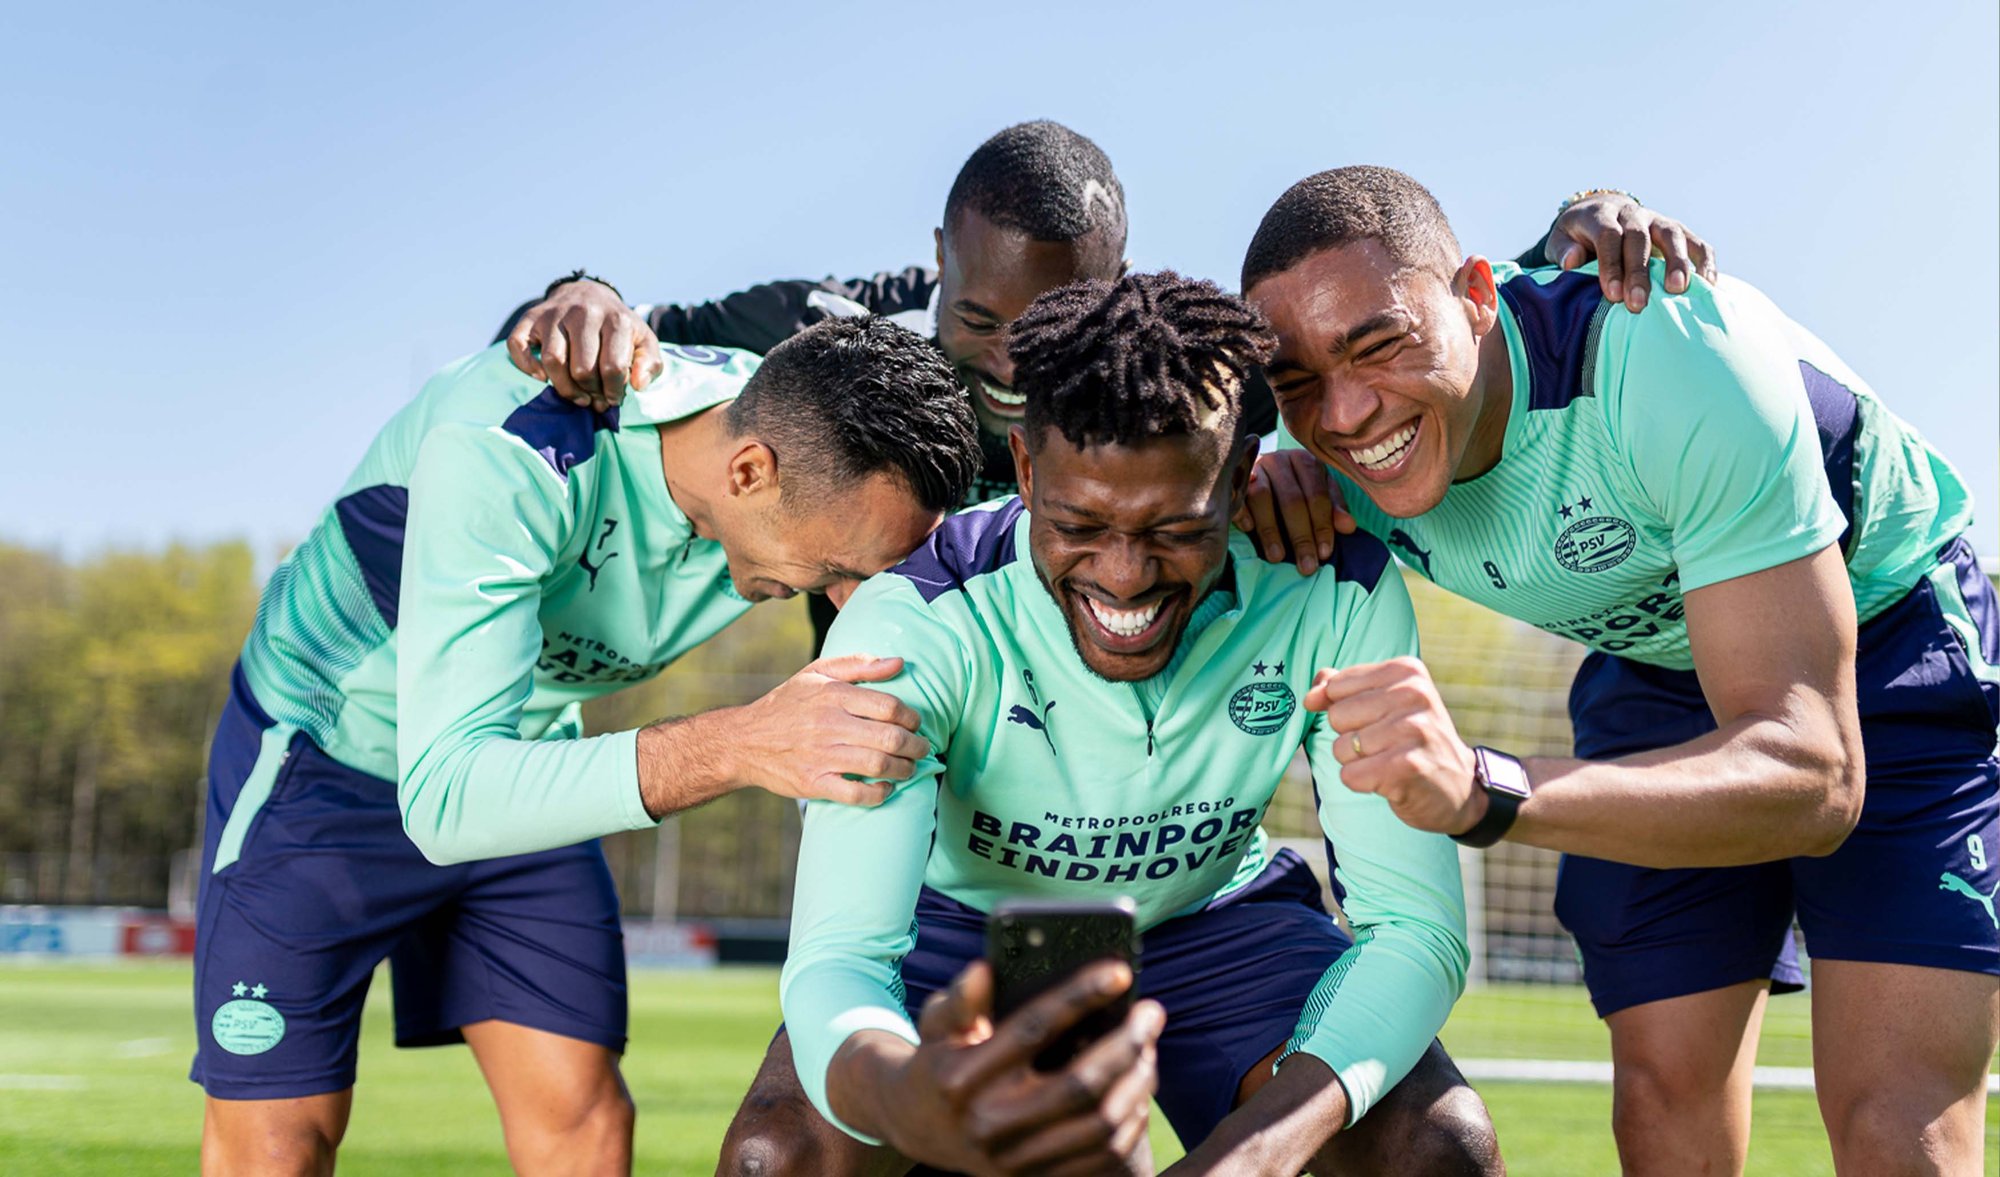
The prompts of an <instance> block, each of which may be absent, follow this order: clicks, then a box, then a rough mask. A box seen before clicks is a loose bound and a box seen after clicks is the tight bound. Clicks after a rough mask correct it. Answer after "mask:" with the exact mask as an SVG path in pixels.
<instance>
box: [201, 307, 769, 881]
mask: <svg viewBox="0 0 2000 1177" xmlns="http://www.w3.org/2000/svg"><path fill="white" fill-rule="evenodd" d="M664 350H665V353H666V361H667V363H666V370H665V372H664V373H662V374H661V376H660V377H659V378H658V379H656V380H655V381H654V382H653V383H652V384H651V385H649V386H648V387H647V388H645V389H644V390H642V391H638V392H634V393H632V394H631V395H630V396H629V397H628V398H627V399H626V401H625V403H624V404H623V405H621V406H619V408H617V409H615V410H613V411H611V412H609V413H602V414H600V413H594V412H592V411H590V410H588V409H583V408H579V407H577V406H575V405H572V404H570V403H568V402H566V401H564V400H562V399H561V398H559V397H558V396H556V394H555V393H554V392H553V391H550V390H549V389H547V388H546V386H544V385H543V384H542V383H541V382H540V381H538V380H535V379H533V378H531V377H529V376H526V375H523V374H522V373H521V372H519V371H517V370H515V368H514V367H513V365H512V364H510V363H509V362H508V359H507V352H506V348H505V347H504V346H499V345H496V346H494V347H491V348H488V349H487V350H485V351H482V352H478V353H476V354H474V355H471V356H468V357H466V358H465V359H463V360H460V361H458V362H457V363H454V364H452V365H450V366H449V367H447V368H445V369H444V370H443V371H441V372H439V373H438V374H437V375H436V376H434V377H432V378H431V380H430V381H429V382H428V383H426V384H425V385H424V388H423V390H422V391H421V392H420V393H419V394H418V395H417V397H416V399H414V400H413V401H412V402H411V403H410V404H409V405H408V406H406V407H405V408H404V409H403V410H402V411H401V412H399V413H397V414H396V415H395V417H393V418H392V419H391V420H390V421H389V423H388V425H387V426H385V427H384V428H383V430H382V431H381V433H380V434H378V435H377V436H376V438H375V440H374V443H373V444H372V445H370V446H369V448H368V453H367V455H366V456H365V457H364V458H363V459H362V461H361V464H360V466H359V467H357V468H356V470H355V471H354V473H353V475H352V476H351V477H350V478H349V479H348V480H347V484H346V485H345V486H344V487H342V488H341V491H340V495H339V497H338V498H337V499H336V500H335V501H334V503H333V505H332V506H331V507H329V508H328V509H327V511H326V513H325V515H324V516H322V517H321V519H320V522H319V524H318V526H317V527H315V528H314V529H313V532H312V534H311V535H309V536H307V537H306V540H305V542H303V543H301V544H300V545H299V546H298V547H297V548H295V549H294V550H293V551H292V553H291V554H290V555H289V556H288V557H287V558H286V559H285V561H284V563H283V564H281V565H280V566H279V567H278V569H277V571H276V572H275V573H274V574H273V575H272V577H271V580H270V583H269V584H268V585H267V586H266V587H265V590H264V596H263V601H262V603H261V605H260V606H259V609H258V612H257V620H256V624H255V626H254V627H253V628H252V630H251V633H250V637H249V640H248V641H247V642H246V643H245V644H244V647H243V655H242V665H243V671H244V675H245V677H246V679H247V680H248V682H249V684H250V687H251V690H252V692H253V693H254V694H255V695H256V697H257V700H258V702H259V703H261V704H262V705H263V707H264V709H265V710H266V711H267V712H269V713H270V715H271V716H272V717H273V718H274V719H276V720H277V721H278V723H279V725H280V727H282V728H286V729H290V730H302V731H304V732H306V733H307V734H308V735H310V736H311V737H312V739H313V741H314V742H315V743H317V744H318V745H319V746H320V747H321V748H322V749H324V750H325V751H326V752H327V754H328V755H330V756H332V757H333V758H334V759H336V760H338V761H340V762H341V763H343V764H346V765H348V766H349V767H351V768H355V769H359V770H361V771H362V772H365V773H368V774H370V775H373V776H377V777H382V778H384V779H385V780H390V781H395V782H397V785H398V801H399V802H400V804H401V808H402V811H403V823H404V828H405V829H406V830H407V831H408V833H409V835H410V838H411V840H412V841H414V842H415V843H416V844H417V846H418V847H419V848H420V849H421V850H422V851H423V853H424V854H425V856H426V857H428V858H430V859H431V860H432V861H434V862H440V863H448V862H459V861H465V860H468V859H475V858H490V857H497V856H500V855H507V854H519V853H525V852H528V851H533V850H543V849H548V848H551V847H555V846H564V845H569V844H572V843H575V842H581V841H586V840H588V839H590V838H595V837H598V836H601V835H603V834H607V833H612V832H614V831H617V830H625V829H636V828H639V827H643V826H647V825H651V824H653V823H652V819H651V818H650V817H649V816H648V815H647V813H646V809H645V806H644V805H643V803H642V801H641V799H640V794H639V780H638V761H637V748H636V740H637V735H636V733H634V732H619V733H616V734H612V735H603V736H595V737H591V738H587V739H586V738H578V737H579V736H580V728H579V726H578V724H577V723H576V712H577V709H578V707H579V706H580V705H581V704H582V702H583V700H585V699H590V698H594V697H596V696H599V695H604V694H608V693H610V692H612V691H615V690H618V689H619V688H621V687H624V686H626V685H628V684H630V683H634V682H639V681H642V680H644V679H647V678H650V677H652V676H654V675H656V674H658V673H659V672H660V671H661V670H662V669H663V668H664V667H665V666H666V665H667V664H668V663H670V662H672V661H673V660H674V659H676V658H678V657H680V656H681V655H682V654H684V653H686V652H687V651H688V650H689V649H692V648H693V647H694V646H696V645H699V644H700V643H701V642H702V641H704V640H706V639H707V638H709V637H710V636H712V635H713V634H715V633H716V632H717V631H718V630H721V629H722V628H723V627H724V626H726V625H728V624H729V623H730V622H732V621H734V620H736V618H738V617H740V616H741V615H742V614H743V612H744V610H746V609H747V608H749V604H748V603H747V602H746V601H745V600H744V599H743V598H742V597H741V596H739V595H738V594H737V593H736V592H735V591H734V589H733V587H732V586H731V584H730V580H729V570H728V567H727V565H726V562H725V560H724V557H723V553H722V548H721V546H720V545H719V544H717V543H715V542H713V541H711V540H706V539H701V538H699V537H697V536H696V535H695V534H694V530H693V527H692V526H691V525H690V524H689V522H688V519H687V516H686V515H685V514H683V513H682V512H681V510H680V508H679V507H677V506H676V505H675V504H674V501H673V499H672V497H671V496H670V495H669V494H668V492H667V483H666V473H665V469H664V467H663V466H662V463H661V454H660V435H659V430H658V429H656V428H654V426H656V425H659V424H663V423H666V422H672V421H677V420H681V419H683V418H686V417H690V416H693V415H694V414H696V413H699V412H702V411H703V410H706V409H709V408H712V407H714V406H716V405H719V404H723V403H725V402H727V401H729V400H731V399H733V398H734V397H735V396H736V394H737V393H738V392H739V391H740V390H741V389H742V387H743V384H744V382H745V381H746V380H747V379H748V378H749V376H750V374H751V373H752V372H754V371H755V370H756V368H757V365H758V363H759V360H758V359H757V358H756V357H755V356H752V355H749V354H747V353H741V352H734V351H728V350H724V349H715V348H673V347H669V348H666V349H664ZM253 800H254V799H253ZM255 810H256V806H255V805H254V804H252V805H238V806H237V812H235V813H232V815H231V820H230V824H231V827H232V828H235V827H241V828H240V829H237V830H236V833H235V837H234V838H233V839H232V838H230V837H228V836H225V838H224V842H223V845H222V853H220V854H218V856H217V860H216V867H215V869H217V870H220V869H222V868H223V867H224V866H226V865H228V863H229V861H231V860H233V858H234V850H235V848H236V847H237V846H240V844H241V837H242V831H243V830H247V827H248V822H249V820H250V818H251V817H252V816H254V814H255Z"/></svg>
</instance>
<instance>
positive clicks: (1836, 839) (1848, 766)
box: [1798, 740, 1868, 858]
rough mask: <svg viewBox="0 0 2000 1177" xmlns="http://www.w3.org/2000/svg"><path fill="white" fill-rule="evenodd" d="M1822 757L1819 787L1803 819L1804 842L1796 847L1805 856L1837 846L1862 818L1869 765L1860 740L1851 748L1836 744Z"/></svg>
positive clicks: (1820, 855)
mask: <svg viewBox="0 0 2000 1177" xmlns="http://www.w3.org/2000/svg"><path fill="white" fill-rule="evenodd" d="M1822 759H1823V761H1824V763H1823V764H1821V765H1819V766H1817V767H1818V769H1819V771H1818V773H1817V774H1816V775H1817V776H1818V778H1819V779H1820V781H1821V785H1822V787H1821V788H1820V789H1819V790H1818V793H1817V796H1816V797H1815V798H1814V801H1815V804H1814V806H1813V809H1812V812H1811V813H1810V814H1809V815H1808V816H1807V818H1806V820H1805V822H1804V829H1803V831H1802V832H1803V834H1804V837H1805V841H1806V845H1805V846H1804V847H1803V848H1802V849H1800V850H1799V851H1798V853H1799V854H1800V855H1802V856H1804V857H1808V858H1823V857H1825V856H1826V855H1829V854H1832V853H1833V852H1834V851H1836V850H1838V849H1840V847H1841V844H1842V843H1844V842H1846V841H1847V836H1848V835H1849V834H1851V833H1853V832H1854V827H1855V825H1856V824H1857V823H1859V822H1860V821H1861V805H1862V802H1863V801H1864V800H1865V799H1866V798H1867V792H1868V769H1867V764H1866V762H1865V761H1864V760H1863V758H1862V755H1861V749H1860V742H1859V740H1856V741H1855V744H1854V746H1853V747H1852V748H1849V747H1847V746H1846V745H1845V744H1840V745H1836V746H1835V747H1834V748H1833V749H1832V750H1831V751H1830V752H1829V753H1827V754H1826V755H1824V756H1823V757H1822Z"/></svg>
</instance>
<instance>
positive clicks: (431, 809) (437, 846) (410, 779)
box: [397, 773, 482, 866]
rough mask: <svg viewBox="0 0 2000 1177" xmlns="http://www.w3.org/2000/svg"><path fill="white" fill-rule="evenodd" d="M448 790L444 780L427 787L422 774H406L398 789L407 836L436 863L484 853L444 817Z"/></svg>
mask: <svg viewBox="0 0 2000 1177" xmlns="http://www.w3.org/2000/svg"><path fill="white" fill-rule="evenodd" d="M444 791H448V790H446V789H445V787H444V786H443V785H442V784H439V785H436V786H435V787H427V782H426V781H425V779H424V778H423V777H422V776H421V775H420V774H415V773H410V774H405V775H404V777H403V779H402V782H401V787H400V788H399V789H398V790H397V793H398V797H397V801H398V807H399V808H400V809H401V810H402V811H403V836H404V837H406V838H408V839H409V840H410V844H411V845H413V846H415V847H416V848H417V852H418V853H419V854H422V855H423V856H424V860H425V861H426V862H429V863H430V864H431V865H432V866H457V865H459V864H460V863H465V862H471V861H472V860H473V859H476V858H479V857H482V856H481V855H480V854H478V853H476V852H475V851H474V849H473V847H472V846H470V845H469V844H467V839H465V838H463V837H461V836H459V835H457V834H455V833H454V832H453V831H452V829H451V826H450V824H449V823H447V822H446V821H445V820H444V813H445V804H444V801H445V798H444V797H443V796H442V795H439V794H441V792H444Z"/></svg>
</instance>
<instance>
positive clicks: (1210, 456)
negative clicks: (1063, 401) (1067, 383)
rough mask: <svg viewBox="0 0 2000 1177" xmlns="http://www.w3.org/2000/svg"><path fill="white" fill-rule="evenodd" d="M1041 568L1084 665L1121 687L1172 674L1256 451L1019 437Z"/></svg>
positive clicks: (1211, 444)
mask: <svg viewBox="0 0 2000 1177" xmlns="http://www.w3.org/2000/svg"><path fill="white" fill-rule="evenodd" d="M1011 444H1012V445H1013V447H1014V460H1015V467H1016V470H1017V472H1018V474H1019V477H1020V479H1021V493H1022V496H1023V497H1024V498H1025V499H1026V501H1027V503H1028V507H1029V510H1030V512H1031V514H1032V518H1031V520H1030V523H1029V527H1028V543H1029V547H1030V549H1031V551H1032V553H1033V557H1034V561H1035V571H1036V572H1037V573H1038V574H1039V575H1040V576H1041V579H1042V583H1043V584H1044V585H1045V586H1047V588H1048V590H1049V592H1050V593H1051V594H1053V595H1054V596H1055V599H1056V603H1057V605H1058V606H1060V607H1061V609H1062V611H1063V616H1064V618H1065V619H1066V620H1067V621H1068V623H1069V636H1070V641H1072V642H1073V643H1075V645H1076V652H1077V654H1078V655H1079V656H1081V657H1082V659H1083V661H1084V665H1086V666H1088V667H1090V669H1091V670H1092V671H1094V672H1096V673H1097V674H1098V675H1100V676H1101V677H1103V678H1107V679H1111V680H1113V681H1115V682H1135V681H1138V680H1140V679H1146V678H1151V677H1152V676H1153V675H1156V674H1158V673H1160V672H1161V671H1162V670H1164V669H1165V668H1166V665H1167V662H1168V661H1169V660H1170V659H1171V658H1172V657H1173V653H1174V649H1175V647H1176V646H1178V645H1179V644H1180V640H1181V634H1182V633H1183V632H1184V631H1185V630H1186V629H1187V624H1188V618H1189V617H1190V616H1191V615H1192V614H1193V613H1194V608H1195V606H1196V605H1197V604H1199V603H1200V601H1201V599H1202V598H1203V597H1205V596H1207V595H1208V592H1209V590H1210V589H1212V588H1214V587H1215V582H1216V580H1217V579H1218V578H1219V577H1220V576H1221V575H1222V571H1223V568H1224V567H1225V566H1226V564H1227V561H1228V557H1229V520H1230V516H1231V514H1232V513H1233V512H1234V510H1235V507H1236V505H1237V503H1238V502H1239V501H1240V499H1241V498H1242V496H1243V494H1244V491H1245V489H1246V487H1247V486H1248V485H1249V478H1250V465H1251V462H1252V460H1253V459H1254V458H1255V456H1256V449H1255V444H1254V442H1245V443H1243V444H1242V445H1240V446H1237V447H1231V446H1230V445H1229V443H1228V442H1227V441H1226V440H1224V439H1223V438H1221V437H1219V436H1217V435H1214V434H1202V435H1195V436H1191V437H1172V438H1159V439H1155V440H1152V441H1147V442H1144V443H1141V444H1139V445H1135V446H1117V445H1104V446H1092V447H1090V448H1088V449H1081V448H1078V447H1077V446H1074V445H1071V444H1070V443H1069V441H1068V439H1066V438H1064V437H1063V436H1062V434H1061V433H1060V432H1059V431H1057V430H1055V429H1049V430H1048V431H1047V432H1046V434H1045V435H1044V437H1043V438H1042V439H1041V442H1040V444H1039V445H1038V446H1037V447H1036V449H1035V451H1034V453H1033V455H1032V456H1031V455H1030V454H1029V452H1028V446H1027V439H1026V436H1025V434H1024V432H1023V431H1022V430H1021V429H1016V430H1015V431H1014V433H1013V435H1012V438H1011Z"/></svg>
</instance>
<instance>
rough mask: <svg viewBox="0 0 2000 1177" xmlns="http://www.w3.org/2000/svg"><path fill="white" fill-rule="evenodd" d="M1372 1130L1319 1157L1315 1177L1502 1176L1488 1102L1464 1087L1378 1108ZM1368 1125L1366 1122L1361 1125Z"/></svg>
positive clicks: (1338, 1142) (1346, 1137)
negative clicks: (1344, 1176)
mask: <svg viewBox="0 0 2000 1177" xmlns="http://www.w3.org/2000/svg"><path fill="white" fill-rule="evenodd" d="M1369 1116H1370V1119H1373V1118H1374V1117H1377V1116H1381V1117H1383V1118H1382V1119H1381V1120H1380V1121H1378V1122H1375V1123H1372V1124H1369V1128H1368V1131H1365V1132H1360V1133H1351V1134H1350V1133H1343V1134H1341V1135H1340V1136H1336V1137H1335V1138H1334V1143H1333V1146H1332V1147H1331V1148H1330V1149H1329V1150H1328V1151H1325V1152H1322V1153H1321V1154H1320V1156H1319V1157H1317V1158H1315V1163H1314V1165H1313V1169H1312V1171H1313V1172H1315V1173H1370V1174H1374V1173H1380V1174H1390V1173H1423V1174H1426V1175H1427V1177H1428V1175H1430V1174H1437V1175H1439V1177H1500V1175H1501V1174H1504V1173H1505V1172H1506V1171H1507V1170H1506V1166H1505V1165H1504V1164H1503V1163H1502V1162H1501V1160H1500V1141H1499V1138H1498V1137H1497V1136H1496V1135H1495V1134H1494V1131H1493V1118H1492V1117H1491V1116H1489V1115H1488V1114H1487V1112H1486V1101H1484V1100H1482V1099H1480V1098H1479V1095H1478V1093H1477V1092H1475V1091H1473V1090H1472V1088H1470V1087H1467V1086H1465V1085H1464V1084H1463V1083H1459V1084H1456V1085H1454V1086H1452V1087H1449V1088H1447V1089H1445V1090H1443V1091H1441V1092H1438V1093H1437V1094H1436V1095H1435V1096H1433V1097H1431V1098H1430V1099H1429V1100H1427V1101H1425V1102H1424V1103H1423V1104H1422V1105H1421V1106H1419V1105H1417V1104H1415V1103H1414V1102H1413V1101H1404V1102H1402V1103H1400V1104H1390V1105H1387V1106H1383V1107H1378V1108H1377V1109H1376V1110H1375V1111H1373V1112H1370V1113H1369ZM1363 1123H1364V1124H1368V1121H1365V1120H1364V1121H1363Z"/></svg>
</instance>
